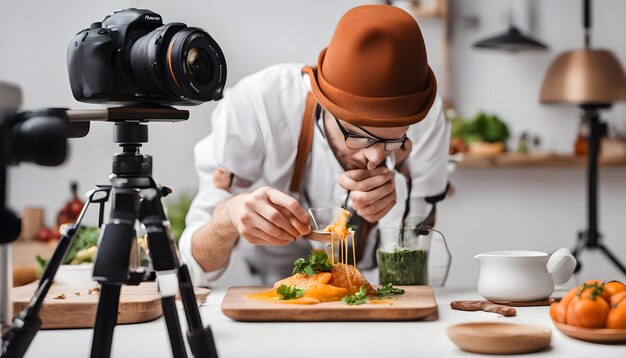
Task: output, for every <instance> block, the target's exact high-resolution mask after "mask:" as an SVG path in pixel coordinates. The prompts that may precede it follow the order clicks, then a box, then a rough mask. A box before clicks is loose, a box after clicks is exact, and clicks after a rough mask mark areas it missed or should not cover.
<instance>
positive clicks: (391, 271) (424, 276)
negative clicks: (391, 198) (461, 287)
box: [376, 228, 452, 286]
mask: <svg viewBox="0 0 626 358" xmlns="http://www.w3.org/2000/svg"><path fill="white" fill-rule="evenodd" d="M379 234H380V246H379V248H378V250H377V255H376V256H377V259H378V268H379V284H381V285H386V284H389V283H391V284H393V285H427V284H431V285H435V286H441V285H443V284H444V283H445V281H446V279H447V276H448V271H449V269H450V262H451V260H452V256H451V254H450V251H449V250H448V247H447V244H446V242H445V238H444V236H443V235H442V234H441V233H440V232H439V231H437V230H433V229H416V228H406V229H404V230H402V231H401V230H399V229H397V228H380V229H379ZM433 239H436V240H438V241H442V242H441V243H442V244H443V245H442V246H443V248H444V249H445V256H446V259H445V260H444V261H443V262H444V264H443V265H441V263H440V262H441V260H437V261H438V263H437V265H436V266H433V265H432V263H429V257H430V251H431V243H432V242H433ZM430 271H432V272H430Z"/></svg>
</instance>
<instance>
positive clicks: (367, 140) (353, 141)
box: [335, 118, 407, 152]
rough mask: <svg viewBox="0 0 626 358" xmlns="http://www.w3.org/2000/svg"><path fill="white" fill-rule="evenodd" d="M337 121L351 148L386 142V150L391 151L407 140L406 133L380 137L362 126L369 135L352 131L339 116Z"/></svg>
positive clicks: (347, 145) (400, 146)
mask: <svg viewBox="0 0 626 358" xmlns="http://www.w3.org/2000/svg"><path fill="white" fill-rule="evenodd" d="M335 121H336V122H337V126H339V130H341V133H343V139H344V140H345V141H346V147H348V148H350V149H365V148H369V147H371V146H373V145H374V144H378V143H385V150H386V151H388V152H391V151H394V150H398V149H400V148H402V146H403V145H404V142H405V141H406V140H407V136H406V134H405V135H403V136H402V138H396V139H387V138H380V137H377V136H375V135H373V134H372V133H370V132H368V131H366V130H365V129H363V128H361V127H359V129H360V130H362V131H363V132H365V133H366V134H367V136H364V135H361V134H356V133H352V132H350V131H349V130H347V129H346V128H345V127H344V126H342V125H341V123H340V122H339V120H338V119H337V118H335Z"/></svg>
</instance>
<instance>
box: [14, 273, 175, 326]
mask: <svg viewBox="0 0 626 358" xmlns="http://www.w3.org/2000/svg"><path fill="white" fill-rule="evenodd" d="M37 285H38V282H33V283H31V284H29V285H26V286H22V287H16V288H13V290H12V291H11V298H12V300H13V314H17V313H18V312H19V311H21V310H22V309H24V308H26V306H28V303H29V301H30V299H31V297H32V295H33V293H34V292H35V289H36V288H37ZM94 287H97V284H96V283H95V282H94V284H93V286H90V287H71V286H66V285H61V284H56V283H55V284H53V285H52V287H50V291H48V295H47V296H46V298H45V300H44V303H43V305H42V308H41V311H40V313H39V316H40V317H41V319H42V321H43V323H42V328H43V329H50V328H91V327H93V325H94V320H95V317H96V307H97V305H98V299H99V298H100V294H99V293H100V292H99V291H98V290H96V291H93V290H92V291H91V294H90V293H89V290H90V289H92V288H94ZM61 296H64V297H65V298H60V297H61ZM162 314H163V310H162V309H161V296H159V293H158V291H157V285H156V283H155V282H144V283H141V284H140V285H139V286H122V292H121V294H120V305H119V313H118V317H117V322H118V324H127V323H139V322H148V321H152V320H154V319H157V318H159V317H161V315H162Z"/></svg>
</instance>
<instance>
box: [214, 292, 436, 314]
mask: <svg viewBox="0 0 626 358" xmlns="http://www.w3.org/2000/svg"><path fill="white" fill-rule="evenodd" d="M398 287H399V288H403V289H404V290H405V291H406V292H405V293H404V295H399V296H395V297H393V298H391V299H387V300H375V301H374V302H375V303H371V302H368V303H365V304H362V305H357V306H349V305H347V304H345V303H343V302H341V301H337V302H324V303H318V304H314V305H303V304H289V303H280V302H269V301H259V300H255V299H249V298H246V297H244V296H245V295H247V294H249V293H258V292H263V291H268V290H270V289H271V287H258V286H256V287H244V286H239V287H231V288H229V289H228V291H227V292H226V295H225V296H224V300H223V301H222V312H223V313H224V314H225V315H226V316H228V317H230V318H232V319H234V320H236V321H246V322H255V321H260V322H271V321H414V320H419V319H423V318H425V317H428V316H430V315H432V314H433V313H435V312H436V311H437V302H436V301H435V295H434V294H433V290H432V289H431V288H430V286H398ZM375 288H376V287H375Z"/></svg>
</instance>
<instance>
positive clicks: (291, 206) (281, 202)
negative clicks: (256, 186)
mask: <svg viewBox="0 0 626 358" xmlns="http://www.w3.org/2000/svg"><path fill="white" fill-rule="evenodd" d="M267 198H268V199H269V200H270V201H271V202H272V203H273V204H276V205H278V206H281V207H283V208H285V209H287V210H289V212H291V214H292V215H293V216H294V217H295V218H296V219H298V220H299V221H300V222H301V223H302V224H305V225H309V223H310V220H309V215H308V214H307V213H306V211H304V209H303V208H302V206H301V205H300V203H298V201H297V200H296V199H294V198H292V197H291V196H289V195H287V194H285V193H283V192H281V191H278V190H268V191H267Z"/></svg>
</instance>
